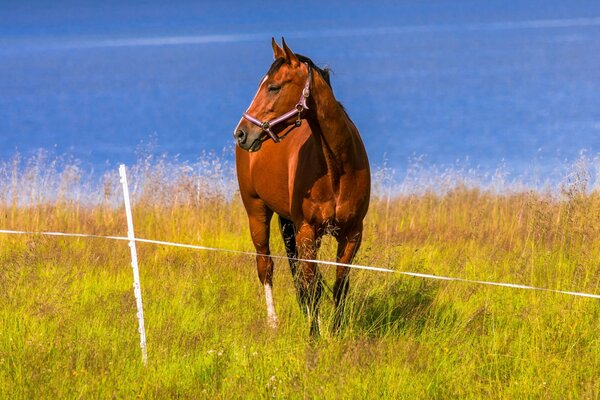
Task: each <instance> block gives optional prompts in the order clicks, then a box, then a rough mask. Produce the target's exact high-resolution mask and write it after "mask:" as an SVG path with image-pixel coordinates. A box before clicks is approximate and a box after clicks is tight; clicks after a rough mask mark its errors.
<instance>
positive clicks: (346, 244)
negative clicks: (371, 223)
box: [332, 224, 362, 333]
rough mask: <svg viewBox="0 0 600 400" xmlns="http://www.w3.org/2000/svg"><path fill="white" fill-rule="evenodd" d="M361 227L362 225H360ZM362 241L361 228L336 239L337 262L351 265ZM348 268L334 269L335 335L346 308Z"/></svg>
mask: <svg viewBox="0 0 600 400" xmlns="http://www.w3.org/2000/svg"><path fill="white" fill-rule="evenodd" d="M361 225H362V224H361ZM361 241H362V226H361V227H360V229H359V230H357V231H355V232H352V233H351V234H349V235H343V236H342V237H340V238H339V239H338V249H337V260H336V261H337V262H339V263H342V264H351V263H352V260H353V259H354V256H355V255H356V252H358V249H359V248H360V243H361ZM349 273H350V268H349V267H344V266H338V267H337V269H336V277H335V284H334V285H333V298H334V300H335V316H334V319H333V328H332V330H333V332H334V333H336V332H338V331H339V329H340V325H341V324H342V318H343V316H344V309H345V307H346V295H347V294H348V289H349V288H350V277H349Z"/></svg>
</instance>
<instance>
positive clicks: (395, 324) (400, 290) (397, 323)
mask: <svg viewBox="0 0 600 400" xmlns="http://www.w3.org/2000/svg"><path fill="white" fill-rule="evenodd" d="M439 290H440V284H439V283H436V282H434V283H431V282H422V283H421V284H417V285H415V284H411V283H408V284H407V283H404V282H401V281H395V282H393V283H392V284H389V285H386V286H385V287H384V288H383V290H377V291H376V292H370V293H369V292H367V293H366V294H360V293H357V292H356V291H355V295H354V296H352V297H353V298H352V300H351V302H349V303H348V306H349V307H348V308H347V311H348V312H347V318H348V320H347V325H346V326H347V328H350V330H351V331H353V332H355V333H359V334H361V335H367V336H374V337H380V336H386V335H390V334H392V335H393V334H400V333H402V332H407V331H410V332H413V333H417V334H418V333H420V332H421V331H423V329H424V328H425V327H426V326H427V324H436V323H442V322H443V321H445V322H444V323H447V322H448V318H450V319H455V318H456V315H455V312H454V311H453V310H451V309H449V307H450V306H449V305H443V304H438V303H437V302H436V297H437V294H438V292H439Z"/></svg>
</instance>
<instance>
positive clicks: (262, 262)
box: [247, 201, 278, 328]
mask: <svg viewBox="0 0 600 400" xmlns="http://www.w3.org/2000/svg"><path fill="white" fill-rule="evenodd" d="M247 211H248V221H249V223H250V234H251V236H252V243H254V248H255V249H256V252H257V253H258V255H257V256H256V267H257V271H258V279H259V280H260V283H262V284H263V286H264V288H265V300H266V303H267V322H268V324H269V326H270V327H271V328H277V324H278V321H277V314H276V313H275V305H274V303H273V260H272V259H271V257H270V254H271V252H270V249H269V235H270V222H271V217H272V216H273V212H272V211H271V210H269V209H268V208H267V207H266V206H265V205H264V203H262V202H261V201H256V202H254V203H253V204H249V205H247Z"/></svg>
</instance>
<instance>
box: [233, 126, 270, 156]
mask: <svg viewBox="0 0 600 400" xmlns="http://www.w3.org/2000/svg"><path fill="white" fill-rule="evenodd" d="M233 137H234V139H235V141H236V143H237V145H238V146H240V148H241V149H244V150H247V151H249V152H254V151H258V150H259V149H260V147H261V146H262V142H263V140H262V139H263V135H262V134H261V132H258V133H257V132H252V131H246V130H245V129H243V128H241V127H239V128H238V129H236V130H235V132H234V134H233Z"/></svg>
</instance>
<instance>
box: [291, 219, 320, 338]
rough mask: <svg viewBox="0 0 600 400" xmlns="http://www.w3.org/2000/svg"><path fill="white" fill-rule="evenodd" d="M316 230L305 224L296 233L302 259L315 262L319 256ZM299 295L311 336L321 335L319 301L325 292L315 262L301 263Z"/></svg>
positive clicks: (297, 245) (297, 246)
mask: <svg viewBox="0 0 600 400" xmlns="http://www.w3.org/2000/svg"><path fill="white" fill-rule="evenodd" d="M316 241H317V237H316V232H315V228H314V227H312V226H310V225H309V224H306V223H305V224H303V225H302V226H301V227H300V229H299V230H298V231H297V232H296V248H297V249H298V253H299V255H300V258H301V259H304V260H307V259H308V260H314V259H315V257H316V255H317V242H316ZM298 289H299V291H298V293H299V298H300V303H301V307H302V308H303V309H304V310H306V313H307V315H308V319H309V323H310V335H311V336H312V337H316V336H318V335H319V300H320V298H321V293H322V291H323V288H322V283H321V279H320V276H319V272H318V271H317V266H316V264H315V263H313V262H307V261H300V262H299V270H298Z"/></svg>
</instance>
